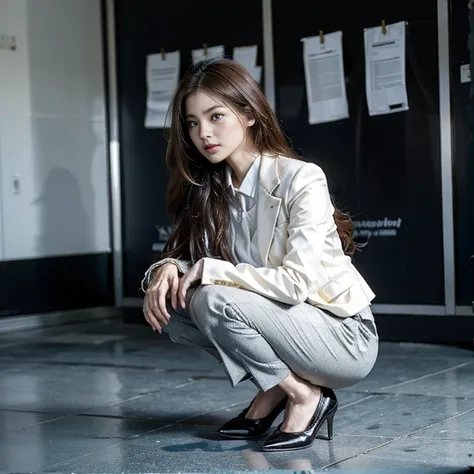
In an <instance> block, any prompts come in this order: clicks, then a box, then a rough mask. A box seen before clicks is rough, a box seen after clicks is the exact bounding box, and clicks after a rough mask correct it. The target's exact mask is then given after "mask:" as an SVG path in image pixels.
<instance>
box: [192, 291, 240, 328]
mask: <svg viewBox="0 0 474 474" xmlns="http://www.w3.org/2000/svg"><path fill="white" fill-rule="evenodd" d="M237 291H242V290H236V289H235V288H228V287H225V286H219V285H204V286H200V287H199V288H198V289H197V290H196V291H195V293H194V295H193V297H192V299H191V301H190V304H189V312H190V314H191V318H192V319H193V320H194V321H195V323H196V324H197V325H199V327H201V328H207V329H212V328H214V327H217V326H218V325H222V323H224V322H225V321H224V319H226V316H227V315H228V313H229V311H228V308H231V307H233V306H234V304H235V302H236V298H237V299H238V297H239V295H238V294H236V293H237ZM231 313H233V312H231Z"/></svg>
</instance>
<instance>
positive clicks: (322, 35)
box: [319, 30, 324, 44]
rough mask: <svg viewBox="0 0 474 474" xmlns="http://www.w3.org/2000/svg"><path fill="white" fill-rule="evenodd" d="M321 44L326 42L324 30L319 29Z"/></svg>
mask: <svg viewBox="0 0 474 474" xmlns="http://www.w3.org/2000/svg"><path fill="white" fill-rule="evenodd" d="M319 44H324V31H323V30H319Z"/></svg>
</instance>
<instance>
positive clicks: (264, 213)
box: [257, 155, 281, 265]
mask: <svg viewBox="0 0 474 474" xmlns="http://www.w3.org/2000/svg"><path fill="white" fill-rule="evenodd" d="M280 182H281V181H280V177H279V176H278V157H276V156H275V157H274V156H266V155H262V158H261V162H260V170H259V187H258V204H257V246H258V250H259V253H260V258H261V259H262V263H263V265H266V264H267V261H268V254H269V251H270V245H271V243H272V239H273V232H274V231H275V225H276V222H277V218H278V213H279V212H280V207H281V198H279V197H276V196H273V195H272V194H273V191H274V190H275V188H276V187H277V186H278V185H279V184H280Z"/></svg>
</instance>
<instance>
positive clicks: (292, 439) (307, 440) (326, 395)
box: [262, 387, 337, 452]
mask: <svg viewBox="0 0 474 474" xmlns="http://www.w3.org/2000/svg"><path fill="white" fill-rule="evenodd" d="M336 410H337V398H336V394H335V393H334V392H333V391H332V390H331V389H330V388H326V387H322V388H321V398H320V399H319V402H318V406H317V407H316V411H315V412H314V415H313V417H312V418H311V421H310V422H309V425H308V427H307V428H306V430H304V431H299V432H297V433H285V432H284V431H280V427H281V425H280V426H279V427H278V428H277V429H276V430H275V431H274V432H273V433H272V434H271V435H270V436H269V437H268V438H267V439H266V440H265V441H264V442H263V444H262V451H265V452H268V451H296V450H298V449H305V448H309V447H310V446H311V445H312V444H313V441H314V439H315V438H316V435H317V434H318V431H319V430H320V429H321V426H322V425H323V423H324V422H325V421H327V424H328V437H327V439H328V440H331V439H332V435H333V420H334V415H335V413H336Z"/></svg>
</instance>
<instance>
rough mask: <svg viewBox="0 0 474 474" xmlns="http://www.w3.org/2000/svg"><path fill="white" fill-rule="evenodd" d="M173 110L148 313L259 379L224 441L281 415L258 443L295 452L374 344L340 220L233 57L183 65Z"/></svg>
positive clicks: (312, 168)
mask: <svg viewBox="0 0 474 474" xmlns="http://www.w3.org/2000/svg"><path fill="white" fill-rule="evenodd" d="M170 110H171V111H172V116H171V128H170V138H169V143H168V149H167V153H166V161H167V166H168V167H169V169H170V170H171V182H170V186H169V194H168V200H169V203H168V204H169V211H170V213H171V214H172V216H173V217H174V231H173V232H172V234H171V236H170V238H169V241H168V243H167V245H166V247H165V249H164V253H163V255H162V258H161V260H160V261H159V262H157V263H155V264H154V265H152V266H151V267H150V268H149V269H148V271H147V272H146V274H145V278H144V280H143V282H142V283H143V284H146V286H147V289H146V291H145V300H144V306H143V312H144V315H145V318H146V320H147V321H148V323H149V324H150V325H151V326H152V328H153V329H154V330H156V331H158V332H159V333H161V332H162V330H165V331H166V332H167V333H168V335H169V336H170V338H171V339H172V340H173V341H174V342H179V343H183V344H188V345H194V346H198V347H202V348H204V349H206V350H207V351H208V352H210V353H211V354H213V355H215V356H216V357H217V358H218V360H219V361H221V362H222V363H223V365H224V367H225V370H226V373H227V375H228V377H229V379H230V382H231V384H232V385H233V386H235V385H236V384H238V383H239V382H241V381H243V380H247V379H250V380H252V381H253V383H255V385H256V386H257V387H258V388H259V392H258V394H257V396H256V397H255V398H254V400H253V401H252V403H251V404H250V406H249V407H248V408H246V409H245V410H244V411H243V412H242V413H241V414H240V415H239V416H238V417H236V418H234V419H232V420H230V421H229V422H227V423H226V424H225V425H224V426H223V427H222V428H221V429H220V430H219V431H220V433H221V434H222V435H223V436H224V437H229V438H255V437H258V436H262V435H264V434H266V433H267V432H268V431H269V429H270V428H271V425H272V423H273V421H274V420H275V419H276V418H277V416H278V415H279V414H280V413H281V412H282V411H285V418H284V421H283V423H282V424H281V425H280V426H279V427H278V428H277V429H276V430H275V431H274V432H273V433H272V434H271V435H270V436H269V437H267V439H265V441H264V442H263V444H262V450H263V451H283V450H293V449H303V448H306V447H308V446H310V445H311V444H312V442H313V441H314V439H315V437H316V435H317V433H318V431H319V429H320V428H321V426H322V425H323V423H324V422H325V421H327V425H328V438H329V439H332V420H333V417H334V414H335V412H336V410H337V399H336V396H335V394H334V392H333V391H332V389H335V388H341V387H345V386H349V385H352V384H355V383H357V382H358V381H360V380H362V379H363V378H364V377H366V375H367V374H368V373H369V372H370V370H371V369H372V367H373V365H374V363H375V360H376V358H377V352H378V336H377V331H376V328H375V324H374V320H373V316H372V313H371V311H370V302H371V300H372V299H373V298H374V294H373V293H372V291H371V290H370V288H369V287H368V285H367V284H366V283H365V281H364V280H363V279H362V277H361V276H360V275H359V273H358V272H357V270H356V269H355V268H354V267H353V265H352V263H351V257H350V256H351V255H352V254H353V252H354V250H355V244H354V242H353V241H352V239H351V232H352V224H351V221H350V219H349V218H348V217H347V216H345V215H343V214H342V213H341V212H340V211H338V210H336V209H335V208H334V207H333V205H332V203H331V199H330V195H329V192H328V187H327V183H326V177H325V175H324V173H323V171H322V170H321V168H319V167H318V166H317V165H315V164H313V163H306V162H303V161H300V160H298V159H297V158H296V156H295V155H294V154H293V153H292V151H291V150H290V148H289V147H288V145H287V142H286V140H285V137H284V135H283V133H282V131H281V129H280V127H279V125H278V122H277V120H276V118H275V115H274V114H273V112H272V110H271V108H270V107H269V105H268V103H267V101H266V100H265V97H264V95H263V93H262V91H261V90H260V88H259V86H258V84H257V83H256V82H255V81H254V80H253V79H252V77H251V76H250V75H249V74H248V72H247V71H246V70H245V69H244V68H243V67H241V66H240V65H239V64H237V63H235V62H233V61H231V60H213V61H205V62H201V63H199V64H197V65H195V66H193V67H191V69H190V70H189V71H188V72H187V74H186V76H185V77H184V79H183V80H182V82H181V84H180V85H179V88H178V90H177V91H176V94H175V97H174V99H173V101H172V104H171V107H170ZM142 287H143V286H142ZM167 300H169V301H168V302H167Z"/></svg>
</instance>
